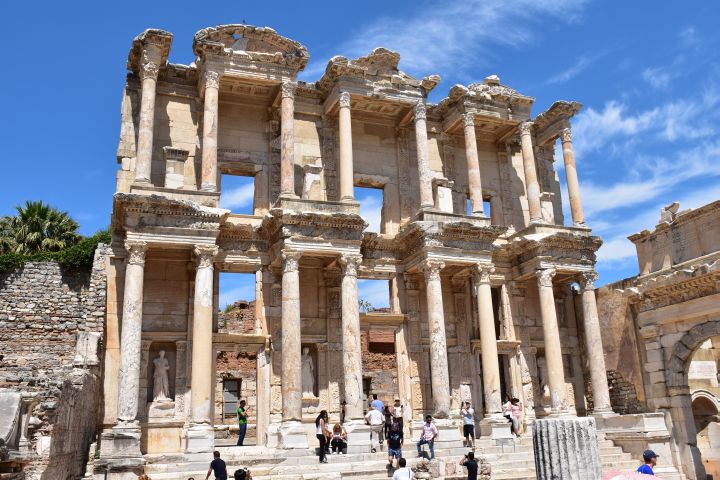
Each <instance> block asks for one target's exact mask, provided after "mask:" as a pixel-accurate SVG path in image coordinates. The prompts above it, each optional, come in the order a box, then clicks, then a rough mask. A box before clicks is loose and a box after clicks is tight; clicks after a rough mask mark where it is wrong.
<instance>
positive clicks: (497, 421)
mask: <svg viewBox="0 0 720 480" xmlns="http://www.w3.org/2000/svg"><path fill="white" fill-rule="evenodd" d="M480 435H482V436H483V437H490V438H491V439H493V440H507V439H511V438H514V437H515V436H514V435H513V433H512V423H510V421H509V420H508V419H507V418H505V417H503V416H502V415H498V416H490V417H485V418H483V419H482V420H480Z"/></svg>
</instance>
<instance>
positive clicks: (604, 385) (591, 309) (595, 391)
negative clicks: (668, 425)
mask: <svg viewBox="0 0 720 480" xmlns="http://www.w3.org/2000/svg"><path fill="white" fill-rule="evenodd" d="M595 280H597V273H595V272H585V273H583V274H582V276H581V278H580V280H579V282H578V283H580V292H581V295H582V306H583V324H584V327H585V328H584V330H585V347H586V354H587V356H588V364H589V365H590V381H591V382H592V398H593V413H598V414H603V413H605V414H607V413H612V404H611V403H610V389H609V388H608V382H607V373H606V370H605V354H604V352H603V345H602V333H601V331H600V320H599V319H598V312H597V303H596V300H595V283H594V282H595Z"/></svg>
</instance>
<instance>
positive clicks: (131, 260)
mask: <svg viewBox="0 0 720 480" xmlns="http://www.w3.org/2000/svg"><path fill="white" fill-rule="evenodd" d="M125 250H127V252H128V257H127V263H128V265H144V264H145V252H147V243H145V242H139V241H136V240H129V241H127V242H125Z"/></svg>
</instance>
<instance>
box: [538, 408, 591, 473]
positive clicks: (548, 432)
mask: <svg viewBox="0 0 720 480" xmlns="http://www.w3.org/2000/svg"><path fill="white" fill-rule="evenodd" d="M532 431H533V446H534V450H535V475H536V476H537V479H538V480H596V479H598V478H602V462H601V460H600V447H599V445H598V438H597V430H596V428H595V419H594V418H592V417H591V418H587V417H585V418H547V419H541V420H536V421H535V423H534V424H533V428H532Z"/></svg>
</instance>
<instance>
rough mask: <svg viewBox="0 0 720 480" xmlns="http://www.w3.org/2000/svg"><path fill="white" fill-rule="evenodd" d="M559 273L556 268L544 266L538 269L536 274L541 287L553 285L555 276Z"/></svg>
mask: <svg viewBox="0 0 720 480" xmlns="http://www.w3.org/2000/svg"><path fill="white" fill-rule="evenodd" d="M556 273H557V270H555V269H554V268H543V269H542V270H536V271H535V276H537V281H538V286H539V287H552V286H553V277H554V276H555V274H556Z"/></svg>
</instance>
